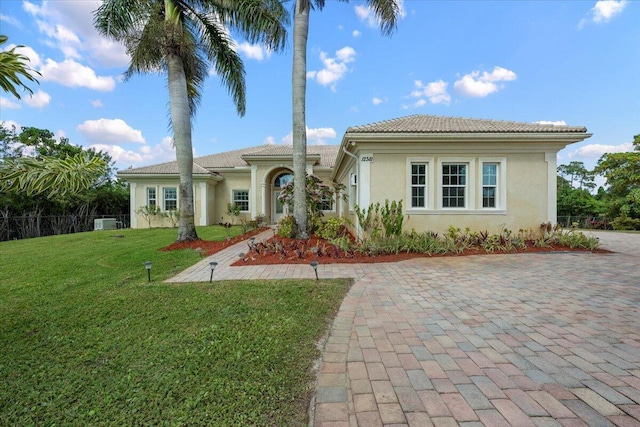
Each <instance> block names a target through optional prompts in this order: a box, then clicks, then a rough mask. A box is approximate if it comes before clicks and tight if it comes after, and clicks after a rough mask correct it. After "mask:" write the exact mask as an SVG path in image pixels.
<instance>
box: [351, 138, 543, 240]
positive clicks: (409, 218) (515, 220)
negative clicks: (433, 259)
mask: <svg viewBox="0 0 640 427" xmlns="http://www.w3.org/2000/svg"><path fill="white" fill-rule="evenodd" d="M474 149H475V151H474ZM509 150H510V148H509V147H508V146H503V147H499V146H498V144H495V145H494V149H493V150H492V149H490V146H489V145H485V146H483V147H481V149H478V145H477V144H471V145H469V146H468V147H465V146H464V144H456V145H455V147H454V149H453V150H450V151H447V147H446V146H445V145H442V144H441V145H437V144H431V145H429V144H422V146H420V145H414V146H411V145H409V144H407V145H404V146H401V147H398V150H397V151H399V152H392V150H390V149H389V145H386V146H382V145H381V144H366V143H358V145H357V149H356V150H353V151H354V152H355V154H356V155H357V156H358V158H359V159H360V162H359V164H358V165H357V169H358V172H359V176H358V194H357V196H356V202H358V203H359V204H360V205H361V206H367V207H368V206H369V203H376V202H380V203H381V204H384V202H385V200H389V201H393V200H395V201H399V200H400V199H402V200H403V208H404V209H403V211H404V213H405V227H404V228H405V230H407V231H410V230H412V229H415V230H416V231H426V230H431V231H435V232H438V233H442V232H445V231H446V230H448V228H449V227H450V226H455V227H460V228H462V229H464V228H467V227H468V228H470V229H471V230H474V231H479V230H489V231H491V232H495V231H498V230H500V229H502V228H504V227H506V228H508V229H510V230H512V231H514V232H517V231H518V230H520V229H529V228H532V229H536V230H537V229H538V227H539V226H540V224H541V223H543V222H546V221H548V218H549V212H550V206H549V200H550V198H549V196H550V195H549V187H550V186H549V171H550V169H553V170H554V172H555V153H554V152H552V153H551V154H553V156H550V155H549V151H548V147H545V148H544V150H547V151H543V150H542V149H541V150H540V151H539V152H526V150H525V149H523V146H522V145H520V146H517V147H516V149H515V150H512V151H516V152H511V153H510V152H509ZM532 151H535V147H534V146H532ZM545 153H546V155H545ZM364 157H372V158H373V161H368V160H371V159H363V158H364ZM550 157H553V159H554V160H553V161H552V162H553V163H552V164H551V165H550V163H548V162H547V161H546V160H545V159H546V158H550ZM410 160H420V161H425V162H427V164H428V169H429V170H428V177H427V182H428V185H427V191H428V194H427V199H428V207H427V208H426V209H411V207H410V181H409V175H410ZM483 161H488V162H494V161H495V162H497V163H499V168H500V171H501V172H500V173H501V174H503V175H504V179H503V180H502V187H503V188H504V191H503V194H501V197H500V198H499V199H500V206H498V207H497V208H496V209H487V208H482V172H481V170H482V169H481V168H482V166H481V165H482V162H483ZM443 162H463V163H468V164H469V168H468V186H467V205H466V207H465V208H464V209H451V208H442V207H441V205H442V202H441V198H442V190H441V178H440V177H439V175H440V172H441V166H442V163H443ZM353 169H354V167H351V168H350V169H349V168H345V169H344V170H343V171H342V172H341V173H340V175H339V176H338V178H341V181H342V182H343V183H346V182H347V180H348V175H349V172H351V171H352V170H353ZM552 177H553V178H554V179H555V173H554V174H553V176H552ZM553 185H555V182H554V183H553ZM367 196H368V197H367ZM551 208H553V209H552V210H554V209H555V205H554V206H552V207H551ZM343 212H345V215H343V216H346V212H347V211H343ZM347 217H348V218H349V219H350V220H351V221H352V222H354V223H355V222H356V221H355V220H356V218H354V216H353V215H350V216H347Z"/></svg>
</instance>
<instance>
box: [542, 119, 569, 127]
mask: <svg viewBox="0 0 640 427" xmlns="http://www.w3.org/2000/svg"><path fill="white" fill-rule="evenodd" d="M534 123H538V124H539V125H553V126H566V125H567V122H565V121H564V120H556V121H549V120H539V121H537V122H534Z"/></svg>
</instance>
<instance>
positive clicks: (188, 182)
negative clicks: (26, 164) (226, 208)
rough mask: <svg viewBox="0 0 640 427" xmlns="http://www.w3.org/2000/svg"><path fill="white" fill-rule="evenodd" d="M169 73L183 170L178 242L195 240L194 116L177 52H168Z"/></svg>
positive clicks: (179, 167)
mask: <svg viewBox="0 0 640 427" xmlns="http://www.w3.org/2000/svg"><path fill="white" fill-rule="evenodd" d="M167 68H168V74H169V104H170V105H171V124H172V127H173V141H174V146H175V148H176V160H177V163H178V171H179V173H180V187H179V188H178V208H179V209H180V220H179V222H178V237H177V239H176V241H177V242H188V241H191V240H196V239H197V238H198V234H197V233H196V226H195V219H194V214H193V212H194V209H193V148H192V145H191V116H190V112H189V96H188V93H187V78H186V75H185V73H184V65H183V64H182V59H181V58H180V57H179V56H177V55H175V54H172V53H171V54H168V55H167Z"/></svg>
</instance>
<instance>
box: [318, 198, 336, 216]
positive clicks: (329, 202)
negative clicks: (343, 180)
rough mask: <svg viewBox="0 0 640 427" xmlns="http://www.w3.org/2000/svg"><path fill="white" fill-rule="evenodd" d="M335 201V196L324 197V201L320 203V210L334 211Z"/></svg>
mask: <svg viewBox="0 0 640 427" xmlns="http://www.w3.org/2000/svg"><path fill="white" fill-rule="evenodd" d="M333 199H334V196H333V195H332V196H330V197H322V200H321V201H320V210H321V211H329V212H331V211H333Z"/></svg>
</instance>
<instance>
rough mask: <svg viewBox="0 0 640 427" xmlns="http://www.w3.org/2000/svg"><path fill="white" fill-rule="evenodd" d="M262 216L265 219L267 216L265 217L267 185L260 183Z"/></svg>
mask: <svg viewBox="0 0 640 427" xmlns="http://www.w3.org/2000/svg"><path fill="white" fill-rule="evenodd" d="M261 213H262V215H264V217H265V219H266V218H267V217H268V216H269V215H267V183H266V182H263V183H262V212H261Z"/></svg>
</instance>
